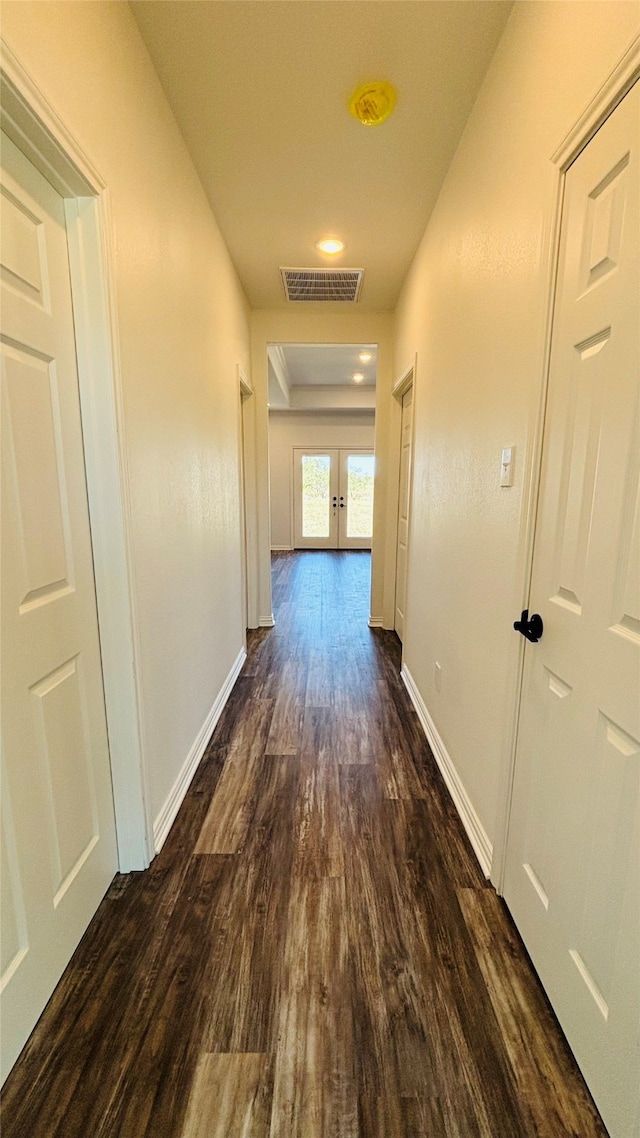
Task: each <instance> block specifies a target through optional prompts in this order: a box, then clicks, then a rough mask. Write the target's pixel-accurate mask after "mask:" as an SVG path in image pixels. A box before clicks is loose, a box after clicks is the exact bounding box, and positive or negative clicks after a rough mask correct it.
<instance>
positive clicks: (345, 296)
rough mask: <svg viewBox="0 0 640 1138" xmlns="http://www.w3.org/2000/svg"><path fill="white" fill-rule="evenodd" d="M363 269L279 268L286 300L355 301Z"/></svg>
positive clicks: (358, 292)
mask: <svg viewBox="0 0 640 1138" xmlns="http://www.w3.org/2000/svg"><path fill="white" fill-rule="evenodd" d="M363 274H364V269H282V268H281V269H280V276H281V277H282V283H283V285H284V294H285V296H286V298H287V300H312V301H318V300H343V301H350V302H351V303H355V301H356V300H357V299H358V296H359V294H360V286H361V284H362V277H363Z"/></svg>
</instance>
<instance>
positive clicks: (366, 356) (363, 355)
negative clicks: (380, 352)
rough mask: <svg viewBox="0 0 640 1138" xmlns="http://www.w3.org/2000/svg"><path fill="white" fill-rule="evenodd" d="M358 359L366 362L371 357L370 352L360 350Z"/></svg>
mask: <svg viewBox="0 0 640 1138" xmlns="http://www.w3.org/2000/svg"><path fill="white" fill-rule="evenodd" d="M358 359H359V360H362V362H363V364H368V363H369V360H370V359H371V352H360V355H359V356H358Z"/></svg>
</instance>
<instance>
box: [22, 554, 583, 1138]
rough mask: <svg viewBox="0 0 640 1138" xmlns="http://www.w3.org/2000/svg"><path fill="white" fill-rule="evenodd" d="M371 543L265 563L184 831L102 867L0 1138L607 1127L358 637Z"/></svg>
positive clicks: (391, 672) (378, 665)
mask: <svg viewBox="0 0 640 1138" xmlns="http://www.w3.org/2000/svg"><path fill="white" fill-rule="evenodd" d="M369 564H370V559H369V555H368V553H364V552H347V553H325V552H322V553H315V552H304V553H282V554H278V555H276V556H275V557H274V572H273V584H274V602H275V612H276V626H275V628H273V629H260V630H257V631H256V632H253V633H250V635H249V656H248V660H247V663H246V665H245V667H244V669H243V672H242V675H241V677H240V679H239V680H238V682H237V684H236V687H235V689H234V691H233V693H232V696H231V698H230V700H229V703H228V704H227V706H226V709H225V711H224V713H223V715H222V718H221V719H220V722H219V724H218V727H217V729H216V731H215V733H214V736H213V738H212V740H211V742H210V744H209V747H208V749H207V752H206V755H205V758H204V759H203V761H202V764H201V766H200V768H199V770H198V772H197V774H196V777H195V779H194V781H193V783H192V786H191V789H190V791H189V793H188V795H187V798H186V799H185V802H184V804H183V807H182V809H181V811H180V813H179V815H178V818H177V820H176V823H175V825H174V827H173V829H172V831H171V834H170V835H169V838H168V840H167V842H166V844H165V846H164V848H163V850H162V852H161V854H160V855H159V856H158V858H157V859H156V860H155V861H154V862H153V864H152V866H151V868H150V869H149V871H148V872H147V873H145V874H143V875H142V874H131V875H129V876H127V877H120V878H116V880H115V881H114V883H113V885H112V887H111V889H110V891H109V893H108V895H107V897H106V898H105V900H104V901H103V903H102V905H101V907H100V909H99V911H98V913H97V915H96V917H95V919H94V921H93V922H92V924H91V926H90V928H89V930H88V932H87V934H86V936H85V937H84V939H83V941H82V943H81V945H80V948H79V949H78V951H77V952H76V954H75V956H74V958H73V961H72V962H71V965H70V966H69V968H68V969H67V972H66V973H65V976H64V978H63V981H62V983H61V984H60V985H59V987H58V989H57V991H56V993H55V994H54V997H53V999H52V1000H51V1002H50V1004H49V1006H48V1008H47V1010H46V1012H45V1014H44V1016H43V1018H42V1020H41V1022H40V1025H39V1027H38V1028H37V1029H36V1032H35V1033H34V1036H33V1037H32V1040H31V1041H30V1043H29V1045H28V1046H27V1048H26V1050H25V1052H24V1053H23V1056H22V1058H21V1060H20V1061H19V1062H18V1065H17V1066H16V1068H15V1070H14V1072H13V1074H12V1076H11V1077H10V1079H9V1081H8V1083H7V1085H6V1088H5V1105H4V1115H3V1131H2V1132H3V1135H4V1138H116V1136H117V1138H143V1136H146V1138H240V1136H243V1138H268V1136H271V1138H335V1136H338V1135H341V1136H345V1138H346V1136H348V1138H356V1136H360V1138H404V1136H406V1138H409V1136H412V1138H417V1136H424V1138H427V1136H428V1138H477V1136H482V1138H534V1136H539V1138H563V1136H564V1138H596V1136H600V1138H601V1136H604V1135H605V1131H604V1129H603V1127H602V1125H601V1123H600V1122H599V1119H598V1116H597V1114H596V1112H595V1110H594V1108H593V1106H592V1103H591V1100H590V1098H589V1095H588V1093H587V1092H586V1090H585V1087H584V1084H583V1082H582V1080H581V1077H580V1075H579V1073H578V1071H577V1068H576V1067H575V1064H574V1062H573V1060H572V1058H571V1056H570V1054H569V1052H568V1049H567V1047H566V1044H565V1043H564V1040H563V1037H562V1036H561V1034H560V1032H559V1030H558V1028H557V1026H556V1024H555V1020H554V1017H553V1014H552V1013H551V1011H550V1009H549V1006H548V1004H547V1001H546V998H545V997H544V995H543V993H542V990H541V988H540V986H539V985H538V983H537V980H536V979H535V976H534V974H533V973H532V970H531V968H530V966H529V964H528V960H527V958H526V956H525V953H524V950H523V949H522V947H521V944H520V941H519V939H518V937H517V935H516V933H515V932H514V929H513V926H512V924H511V922H510V920H509V918H508V916H507V915H506V911H505V909H504V907H503V905H502V903H501V902H500V901H499V900H498V898H497V897H496V895H495V893H494V891H493V889H492V888H491V887H490V886H489V885H488V884H487V883H486V882H485V881H484V879H483V877H482V875H481V873H480V871H479V869H478V867H477V865H476V863H475V860H474V857H473V855H472V853H471V850H470V847H469V845H468V843H467V841H466V837H465V835H464V833H463V831H462V828H461V825H460V823H459V821H458V818H457V815H456V813H455V810H454V808H453V806H452V804H451V801H450V799H449V797H448V795H447V792H446V791H445V789H444V787H443V784H442V781H441V779H440V776H439V774H438V772H437V769H436V767H435V764H434V762H433V759H432V757H431V755H430V752H429V749H428V746H427V744H426V742H425V740H424V737H423V735H422V733H421V729H420V727H419V724H418V720H417V717H416V715H415V713H414V712H413V709H412V707H411V705H410V702H409V699H408V697H407V695H406V692H405V690H404V687H403V685H402V683H401V680H400V678H399V666H400V652H399V643H398V641H397V638H396V637H395V634H393V633H387V632H382V631H380V630H375V631H372V630H370V629H369V628H368V625H367V617H368V587H369Z"/></svg>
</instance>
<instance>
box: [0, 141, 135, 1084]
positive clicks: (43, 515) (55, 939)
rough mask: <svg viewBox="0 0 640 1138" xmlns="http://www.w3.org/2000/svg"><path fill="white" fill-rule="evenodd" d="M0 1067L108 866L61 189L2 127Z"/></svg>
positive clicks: (39, 1004)
mask: <svg viewBox="0 0 640 1138" xmlns="http://www.w3.org/2000/svg"><path fill="white" fill-rule="evenodd" d="M0 188H1V198H0V201H1V215H0V220H1V249H0V261H1V273H2V277H1V281H2V283H1V299H2V328H1V349H2V791H3V797H2V946H1V947H2V954H1V981H0V990H1V992H2V997H1V998H2V1075H3V1077H4V1076H6V1074H7V1073H8V1071H9V1069H10V1068H11V1066H12V1065H13V1063H14V1061H15V1059H16V1058H17V1055H18V1054H19V1052H20V1050H21V1048H22V1046H23V1045H24V1043H25V1041H26V1039H27V1037H28V1036H29V1034H30V1032H31V1030H32V1029H33V1027H34V1025H35V1023H36V1021H37V1019H38V1017H39V1015H40V1013H41V1012H42V1010H43V1008H44V1006H45V1004H46V1002H47V1000H48V999H49V997H50V995H51V993H52V991H53V989H54V987H55V985H56V983H57V982H58V980H59V978H60V976H61V974H62V972H63V970H64V968H65V966H66V964H67V963H68V961H69V959H70V958H71V955H72V954H73V952H74V950H75V948H76V946H77V944H78V942H79V940H80V938H81V936H82V934H83V932H84V931H85V929H86V927H87V925H88V923H89V921H90V920H91V917H92V916H93V914H94V912H95V910H96V909H97V907H98V905H99V903H100V900H101V899H102V897H103V895H104V893H105V891H106V889H107V887H108V885H109V883H110V881H111V879H112V878H113V875H114V873H115V872H116V869H117V851H116V838H115V822H114V813H113V801H112V792H111V775H110V765H109V752H108V745H107V732H106V723H105V712H104V698H103V690H102V673H101V664H100V646H99V640H98V624H97V615H96V601H95V589H94V580H93V563H92V554H91V537H90V530H89V516H88V509H87V495H86V486H85V473H84V458H83V448H82V430H81V421H80V406H79V396H78V380H77V372H76V359H75V341H74V327H73V314H72V308H71V290H70V280H69V264H68V253H67V239H66V229H65V220H64V208H63V202H62V199H61V198H60V196H59V195H58V194H57V193H56V192H55V190H53V189H52V187H51V186H50V185H49V183H48V182H46V181H45V180H44V178H42V177H41V175H40V174H39V173H38V172H37V171H36V170H35V169H34V168H33V166H32V165H31V164H30V163H29V162H28V161H27V159H26V158H25V157H24V156H23V155H22V154H21V153H20V152H19V151H18V150H17V149H16V148H15V147H14V146H13V144H12V143H11V142H10V141H9V140H8V139H6V138H5V137H4V136H3V137H2V176H1V187H0Z"/></svg>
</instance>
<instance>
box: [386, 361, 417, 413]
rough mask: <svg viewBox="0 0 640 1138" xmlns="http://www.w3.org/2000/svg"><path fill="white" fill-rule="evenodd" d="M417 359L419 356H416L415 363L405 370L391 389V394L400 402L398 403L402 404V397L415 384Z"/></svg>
mask: <svg viewBox="0 0 640 1138" xmlns="http://www.w3.org/2000/svg"><path fill="white" fill-rule="evenodd" d="M416 359H417V356H414V359H413V363H411V364H409V366H408V367H406V368H405V369H404V371H403V372H402V373H401V375H400V376H399V378H398V379H396V382H395V383H394V385H393V387H392V389H391V394H392V395H393V398H394V399H396V400H397V401H398V403H402V397H403V396H404V395H405V393H406V392H407V391H408V390H409V388H410V387H411V386H412V384H413V381H414V372H415V370H416Z"/></svg>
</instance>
